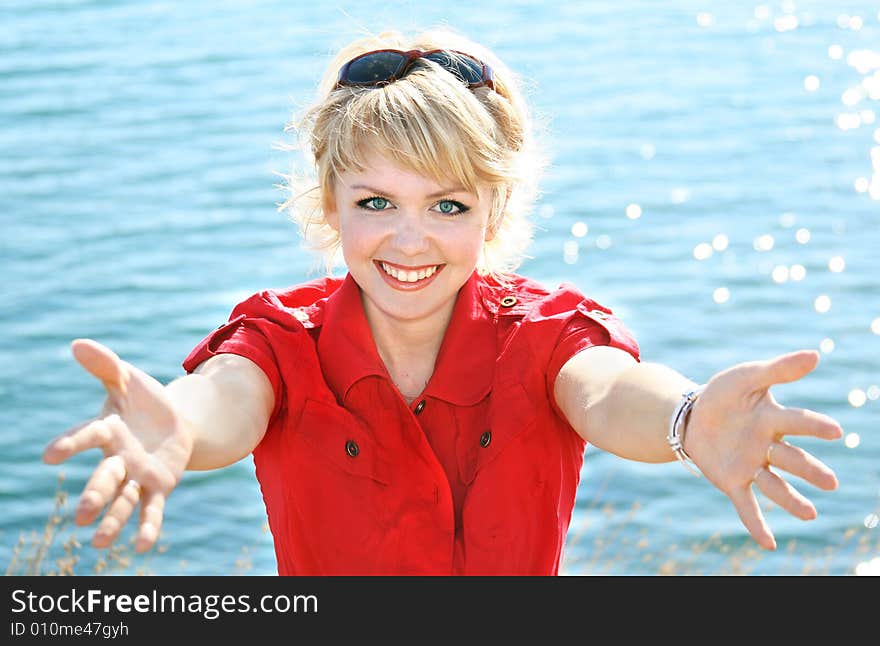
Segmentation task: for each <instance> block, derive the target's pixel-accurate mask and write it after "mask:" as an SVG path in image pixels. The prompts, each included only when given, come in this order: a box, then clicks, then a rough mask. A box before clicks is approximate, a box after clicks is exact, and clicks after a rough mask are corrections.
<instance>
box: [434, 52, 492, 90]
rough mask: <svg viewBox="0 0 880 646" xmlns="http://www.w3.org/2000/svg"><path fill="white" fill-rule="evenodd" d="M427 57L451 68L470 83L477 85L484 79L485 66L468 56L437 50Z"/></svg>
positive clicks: (450, 69) (464, 80) (446, 67)
mask: <svg viewBox="0 0 880 646" xmlns="http://www.w3.org/2000/svg"><path fill="white" fill-rule="evenodd" d="M425 58H427V59H428V60H431V61H434V62H435V63H437V64H438V65H440V66H442V67H444V68H445V69H447V70H449V71H450V72H452V73H453V74H455V75H456V76H457V77H458V78H460V79H461V80H462V81H463V82H464V83H467V84H468V85H476V84H477V83H479V82H480V81H482V80H483V66H482V65H481V64H480V63H479V62H478V61H475V60H474V59H472V58H468V57H467V56H461V55H459V56H454V55H451V54H447V53H446V52H436V53H434V54H428V55H427V56H425Z"/></svg>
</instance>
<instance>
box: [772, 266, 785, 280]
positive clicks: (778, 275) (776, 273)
mask: <svg viewBox="0 0 880 646" xmlns="http://www.w3.org/2000/svg"><path fill="white" fill-rule="evenodd" d="M771 276H772V277H773V282H775V283H784V282H786V281H787V280H788V267H786V266H785V265H776V266H775V267H774V268H773V273H772V274H771Z"/></svg>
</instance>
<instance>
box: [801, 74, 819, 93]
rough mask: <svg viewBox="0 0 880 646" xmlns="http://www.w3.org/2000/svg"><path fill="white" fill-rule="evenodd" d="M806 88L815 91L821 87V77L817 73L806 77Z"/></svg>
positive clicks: (808, 90)
mask: <svg viewBox="0 0 880 646" xmlns="http://www.w3.org/2000/svg"><path fill="white" fill-rule="evenodd" d="M804 89H805V90H806V91H807V92H815V91H816V90H818V89H819V77H818V76H816V75H815V74H810V75H809V76H808V77H806V78H805V79H804Z"/></svg>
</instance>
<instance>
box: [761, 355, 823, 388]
mask: <svg viewBox="0 0 880 646" xmlns="http://www.w3.org/2000/svg"><path fill="white" fill-rule="evenodd" d="M818 364H819V353H818V352H817V351H816V350H798V351H797V352H789V353H788V354H783V355H780V356H778V357H774V358H773V359H768V360H767V361H761V362H758V364H757V370H756V375H755V378H756V380H757V386H758V387H759V388H765V389H766V388H770V386H772V385H773V384H783V383H788V382H791V381H797V380H798V379H800V378H801V377H803V376H804V375H806V374H808V373H809V372H811V371H812V370H813V369H814V368H815V367H816V366H817V365H818Z"/></svg>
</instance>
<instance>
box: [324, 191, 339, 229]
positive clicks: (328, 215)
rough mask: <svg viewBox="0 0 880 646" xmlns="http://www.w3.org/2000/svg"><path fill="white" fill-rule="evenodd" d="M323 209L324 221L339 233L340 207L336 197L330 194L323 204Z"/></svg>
mask: <svg viewBox="0 0 880 646" xmlns="http://www.w3.org/2000/svg"><path fill="white" fill-rule="evenodd" d="M321 210H322V211H323V213H324V221H325V222H326V223H327V224H328V225H330V228H331V229H333V230H334V231H335V232H336V233H339V209H338V208H337V207H336V199H335V198H334V197H333V196H328V197H327V198H326V199H325V200H324V203H323V204H322V205H321Z"/></svg>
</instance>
